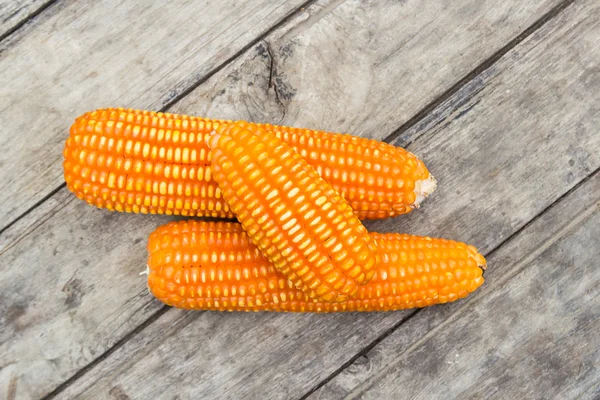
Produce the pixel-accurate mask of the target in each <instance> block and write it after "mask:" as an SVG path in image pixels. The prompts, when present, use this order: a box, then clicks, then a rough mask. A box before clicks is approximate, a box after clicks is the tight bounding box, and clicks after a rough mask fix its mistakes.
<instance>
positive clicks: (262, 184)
mask: <svg viewBox="0 0 600 400" xmlns="http://www.w3.org/2000/svg"><path fill="white" fill-rule="evenodd" d="M209 146H210V148H211V149H212V151H213V164H212V167H213V173H214V178H215V180H216V181H217V182H218V184H219V188H220V189H221V191H222V193H223V198H224V199H225V200H226V201H227V204H229V207H230V208H231V210H232V211H233V212H234V213H235V215H236V217H237V219H238V220H239V221H240V222H241V224H242V226H243V227H244V229H245V230H246V232H247V233H248V236H249V237H250V239H251V240H252V241H253V243H254V244H255V245H256V246H257V247H258V248H259V249H260V250H261V251H262V253H263V254H264V255H265V256H266V257H267V259H269V261H271V262H272V263H273V264H274V265H275V267H276V268H277V270H278V271H279V272H281V273H282V274H283V275H285V276H286V277H287V278H288V279H289V280H291V281H292V282H294V284H295V285H296V287H299V288H301V289H302V290H303V291H304V292H306V293H307V294H308V295H309V296H310V297H312V298H320V299H323V300H325V301H330V302H340V301H344V300H346V299H348V297H349V296H352V295H354V293H356V291H357V290H358V286H359V285H362V284H364V283H366V282H367V281H368V280H369V279H370V278H371V277H372V276H373V273H374V272H373V267H374V265H375V263H376V261H377V247H376V246H375V243H374V241H373V239H372V238H371V236H370V235H369V233H368V232H367V229H366V228H365V227H364V226H363V225H362V223H361V222H360V220H359V219H358V218H357V217H356V215H354V213H353V211H352V208H351V207H350V205H349V204H348V202H347V201H346V200H345V199H344V198H343V197H342V196H341V195H340V194H339V193H338V192H336V191H335V190H334V189H333V188H332V187H331V185H329V184H328V183H327V182H325V180H323V178H321V177H320V176H319V174H318V173H317V172H316V171H315V169H314V168H312V167H311V166H310V165H309V164H308V163H307V162H306V160H305V159H304V158H302V157H301V156H300V155H299V154H298V153H296V152H295V151H294V149H293V148H292V147H291V146H290V145H288V144H287V143H285V142H284V141H283V140H281V139H280V138H278V137H277V136H275V135H273V134H271V133H269V132H267V131H266V130H265V129H264V128H263V127H261V126H258V125H256V124H250V123H247V122H241V121H240V122H235V123H232V124H227V125H221V126H220V127H219V128H218V129H217V132H216V133H215V134H214V135H213V136H211V137H210V139H209Z"/></svg>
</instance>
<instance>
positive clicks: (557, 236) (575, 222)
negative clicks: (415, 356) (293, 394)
mask: <svg viewBox="0 0 600 400" xmlns="http://www.w3.org/2000/svg"><path fill="white" fill-rule="evenodd" d="M599 171H600V168H598V169H596V170H595V171H594V172H592V173H591V174H590V175H588V176H587V177H585V178H584V179H582V180H581V182H579V183H578V184H577V185H575V186H574V187H573V188H572V189H570V190H569V191H568V192H567V193H565V194H564V195H562V196H560V198H559V199H557V201H558V200H561V199H564V198H565V197H567V196H568V195H569V194H571V193H572V192H573V191H575V190H576V189H577V188H579V187H580V186H581V185H583V184H584V183H585V182H587V181H588V180H589V179H591V178H592V177H593V176H594V175H595V174H597V173H598V172H599ZM558 204H559V203H557V202H553V203H552V205H550V206H549V207H547V208H546V209H545V210H544V211H542V212H541V213H540V214H538V215H536V216H535V217H534V218H532V219H531V221H530V222H528V223H527V224H525V225H524V226H523V227H522V228H520V229H519V230H518V231H517V232H515V233H514V234H512V235H511V236H510V237H509V238H507V239H506V240H504V241H503V242H502V243H501V244H499V245H498V246H496V247H495V248H494V249H492V250H491V251H490V252H488V253H487V254H486V255H485V257H486V258H488V257H490V256H491V255H493V254H494V253H495V252H497V251H498V250H499V249H501V248H502V247H503V246H504V245H505V244H507V243H509V242H510V241H512V240H513V239H514V238H515V237H516V236H517V235H518V234H519V233H520V232H522V231H523V230H524V229H525V228H527V227H528V226H530V225H531V224H533V223H534V222H535V221H536V220H537V219H539V218H540V217H541V216H542V215H543V214H545V213H546V212H547V211H549V210H550V209H551V208H553V207H554V206H555V205H558ZM599 209H600V203H598V202H596V203H594V204H593V205H591V206H590V207H588V208H587V209H585V210H583V211H581V212H580V213H579V214H577V215H576V216H574V217H573V218H571V219H570V220H569V221H567V222H566V223H565V224H564V225H563V226H561V227H560V229H558V230H557V231H556V233H554V234H553V235H552V236H550V237H549V238H548V239H546V240H545V241H543V242H542V243H541V244H540V245H539V246H538V247H537V248H536V249H535V250H534V251H532V252H530V253H528V254H526V255H524V256H523V257H521V258H520V259H519V260H517V261H516V262H515V263H514V265H516V266H517V268H516V269H515V271H514V272H513V273H512V274H510V275H508V276H505V277H503V278H502V279H500V280H499V281H498V283H497V285H496V288H494V289H492V292H493V291H495V290H498V288H501V287H502V286H503V285H504V284H505V283H507V282H508V281H510V280H512V279H513V278H514V277H516V276H518V275H519V274H521V273H522V272H523V271H524V270H525V269H526V268H527V265H528V264H530V263H531V261H533V260H535V259H536V258H537V257H539V256H540V255H542V254H543V253H544V252H545V251H546V250H548V249H549V248H550V247H552V246H553V245H554V244H556V243H557V242H559V241H560V240H561V239H562V238H564V237H565V236H567V235H568V234H569V232H571V231H573V230H574V229H575V228H577V227H578V226H579V225H581V224H582V223H584V222H585V221H586V220H587V219H588V218H589V217H590V216H591V215H593V214H594V213H596V212H598V210H599ZM488 295H489V294H488ZM483 296H484V295H482V296H479V297H473V298H472V299H467V300H465V302H464V303H465V304H464V305H463V306H461V307H460V308H458V309H457V310H456V312H454V313H452V314H451V315H450V316H449V317H448V318H446V319H445V320H444V321H442V322H441V323H440V324H439V325H437V326H436V327H435V328H433V329H432V330H430V331H429V332H427V334H425V335H424V336H423V337H422V338H420V339H419V340H417V341H416V342H414V343H413V344H411V345H410V346H409V347H407V348H406V349H405V350H404V351H403V352H402V353H401V354H404V353H407V352H410V351H411V350H413V349H415V348H417V347H419V346H420V345H421V344H422V343H424V342H425V341H426V340H427V339H429V338H430V337H432V336H433V335H434V334H435V333H437V332H439V331H441V330H442V329H443V328H445V327H446V326H448V325H449V324H450V323H452V322H453V321H454V320H455V319H456V318H458V317H459V316H460V315H461V314H462V313H463V311H465V310H468V309H469V308H472V307H474V305H475V304H477V302H478V300H479V299H480V297H483ZM420 310H422V309H420ZM420 310H419V311H420ZM416 314H417V313H414V314H413V315H411V316H410V317H409V318H407V319H410V318H411V317H412V316H414V315H416ZM399 358H400V357H398V359H399ZM398 362H399V361H398ZM394 365H396V363H393V364H391V365H389V367H391V366H394ZM385 373H386V370H382V371H380V372H379V373H376V374H374V375H372V376H371V377H369V380H367V381H365V382H364V383H363V384H361V385H360V386H358V387H357V388H356V389H354V390H353V391H352V392H351V393H350V394H348V395H347V396H346V397H345V398H346V399H353V398H356V397H357V396H360V395H361V394H363V393H364V392H365V391H366V390H367V389H369V387H371V386H372V385H373V384H374V383H375V382H377V381H378V378H380V377H381V376H383V375H384V374H385ZM303 398H304V397H303Z"/></svg>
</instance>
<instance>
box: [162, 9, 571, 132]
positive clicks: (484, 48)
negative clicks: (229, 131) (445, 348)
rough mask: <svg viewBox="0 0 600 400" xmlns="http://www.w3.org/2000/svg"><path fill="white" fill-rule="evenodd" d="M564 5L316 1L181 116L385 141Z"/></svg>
mask: <svg viewBox="0 0 600 400" xmlns="http://www.w3.org/2000/svg"><path fill="white" fill-rule="evenodd" d="M558 4H561V2H560V1H540V0H536V1H530V2H515V1H503V2H498V1H492V0H486V1H474V0H473V1H469V0H461V1H458V2H440V1H419V2H411V1H400V2H391V1H388V2H385V1H383V2H382V1H371V2H361V1H331V2H317V3H316V4H315V5H313V6H311V7H309V8H307V10H306V12H305V13H303V14H300V15H299V16H298V17H297V18H295V19H294V20H292V21H291V22H290V23H289V24H286V25H285V26H283V27H281V29H278V30H276V31H275V32H273V33H272V34H270V35H269V36H268V37H267V38H265V41H263V43H261V44H259V45H258V46H256V47H255V48H253V49H251V50H250V51H249V52H247V53H246V54H244V55H243V56H242V57H240V59H239V60H236V62H235V63H231V64H230V65H229V66H228V67H226V68H224V69H223V70H222V71H220V72H219V74H218V75H217V76H215V77H214V79H210V80H209V81H208V82H206V83H205V84H203V85H202V86H201V87H199V88H198V89H197V90H195V91H194V92H192V93H190V94H189V95H188V96H187V97H186V98H185V99H183V100H182V101H181V102H180V103H179V104H178V105H176V106H175V107H174V108H173V110H176V111H182V112H190V111H192V112H194V113H196V114H198V115H207V116H211V117H217V118H238V119H249V120H253V121H266V122H272V123H273V122H274V123H281V124H287V125H295V126H301V127H311V128H318V129H326V130H332V131H336V132H340V131H341V132H348V133H352V134H355V135H360V136H364V137H372V138H376V139H382V138H384V137H386V136H387V135H389V134H390V133H392V132H393V131H394V130H396V129H397V128H398V127H399V126H401V125H402V124H403V123H404V122H406V121H407V120H408V119H410V118H411V117H412V116H414V115H415V114H416V113H417V112H418V111H420V110H421V109H422V108H423V107H424V106H426V105H427V104H429V103H430V102H431V101H433V100H434V99H436V98H437V97H438V96H439V95H440V94H442V93H444V92H445V91H446V90H447V89H449V88H450V87H452V86H453V84H455V83H456V82H457V81H458V80H459V79H461V78H462V77H463V76H465V75H467V74H468V73H469V72H470V71H471V70H472V69H474V68H475V67H476V66H477V65H479V64H480V63H482V62H483V61H485V60H486V59H487V58H488V57H490V56H491V55H492V54H494V53H495V52H496V51H498V50H499V49H500V48H502V47H503V46H504V45H505V44H506V43H507V42H508V41H510V40H511V39H513V38H514V37H516V36H517V35H519V33H521V32H522V31H524V30H525V29H526V28H527V27H528V26H529V25H531V24H533V23H534V22H535V21H536V20H537V19H538V18H540V17H541V16H542V15H544V14H545V13H546V12H549V11H550V10H552V9H553V7H554V6H556V5H558ZM271 67H272V68H271ZM269 83H270V85H269Z"/></svg>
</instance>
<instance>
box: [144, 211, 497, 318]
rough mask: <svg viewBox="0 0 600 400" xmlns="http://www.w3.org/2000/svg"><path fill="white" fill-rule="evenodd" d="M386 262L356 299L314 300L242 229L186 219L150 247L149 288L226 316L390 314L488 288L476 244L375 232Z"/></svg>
mask: <svg viewBox="0 0 600 400" xmlns="http://www.w3.org/2000/svg"><path fill="white" fill-rule="evenodd" d="M372 237H373V238H374V240H375V241H376V242H377V245H378V248H379V252H380V255H381V257H380V262H379V263H378V265H377V266H376V268H375V274H374V276H373V278H372V279H371V280H370V281H369V282H368V283H367V284H365V285H362V286H360V287H359V289H358V292H357V293H356V296H355V297H354V298H352V299H349V300H346V301H344V302H341V303H328V302H323V301H319V300H315V299H311V298H310V297H309V296H307V295H306V294H305V293H304V292H303V291H301V290H299V289H297V288H296V287H295V286H294V284H292V283H291V282H290V281H289V280H287V279H286V278H285V277H284V276H283V275H282V274H280V273H279V272H278V271H277V269H276V268H275V267H274V266H273V265H272V264H271V263H270V262H269V261H268V260H267V259H266V258H265V257H264V256H263V255H262V254H261V252H260V251H259V250H258V249H257V248H256V247H255V246H254V245H253V244H252V243H251V240H250V238H249V237H248V235H247V234H246V233H245V232H244V231H243V229H242V227H241V225H239V224H237V223H231V222H216V223H215V222H205V221H188V222H185V221H182V222H178V223H177V222H173V223H170V224H168V225H165V226H162V227H160V228H158V229H157V230H156V231H155V232H153V233H152V234H151V235H150V240H149V242H148V252H149V258H148V286H149V289H150V291H151V292H152V294H153V295H154V296H156V297H157V298H158V299H159V300H160V301H162V302H164V303H166V304H168V305H171V306H175V307H180V308H187V309H203V310H220V311H296V312H300V311H309V312H331V311H389V310H398V309H404V308H412V307H424V306H429V305H432V304H438V303H446V302H449V301H454V300H457V299H460V298H463V297H466V296H467V295H468V294H469V293H470V292H473V291H474V290H475V289H477V288H478V287H479V286H480V285H481V284H482V283H483V276H482V268H484V267H485V259H484V258H483V256H482V255H481V254H479V253H478V252H477V250H476V249H475V248H474V247H473V246H469V245H466V244H464V243H459V242H454V241H450V240H444V239H432V238H429V237H417V236H411V235H404V234H379V233H373V234H372Z"/></svg>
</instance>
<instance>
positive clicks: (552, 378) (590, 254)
mask: <svg viewBox="0 0 600 400" xmlns="http://www.w3.org/2000/svg"><path fill="white" fill-rule="evenodd" d="M599 211H600V173H596V174H595V176H594V177H593V178H592V179H591V180H590V181H589V182H586V183H585V185H583V187H581V188H579V189H578V190H577V191H575V193H573V194H572V195H570V196H568V197H567V198H566V199H564V200H563V201H561V202H560V204H558V205H557V206H556V207H554V209H552V210H551V211H550V212H549V213H547V215H545V216H544V218H542V219H540V220H538V221H536V222H535V223H534V224H533V225H531V226H528V227H527V228H526V229H525V231H524V232H522V233H521V234H520V235H518V236H516V237H515V238H514V239H513V240H511V241H510V242H509V243H507V244H506V245H505V246H503V247H502V248H500V249H499V250H498V251H497V252H495V253H494V254H493V255H492V256H491V257H489V260H488V261H489V263H490V265H491V266H492V267H496V268H495V269H494V270H491V269H490V270H489V271H488V272H487V273H486V287H485V289H484V290H482V291H481V292H479V293H477V294H476V295H475V296H473V297H472V298H470V299H468V300H467V301H465V302H463V303H456V304H453V305H451V306H449V307H447V308H446V309H443V308H442V307H440V308H438V309H435V308H432V309H424V310H423V311H422V312H420V313H418V314H417V315H416V316H415V317H414V318H412V319H411V320H410V321H408V322H407V323H405V324H404V325H403V326H402V327H401V329H399V330H397V331H396V332H394V333H393V334H392V335H390V336H389V337H388V338H386V339H385V340H384V341H383V342H381V343H380V344H379V345H377V346H376V347H375V348H373V349H372V350H371V351H369V352H368V353H366V354H365V355H363V357H362V358H361V359H360V361H357V362H355V363H353V365H351V366H349V367H348V368H347V369H345V370H344V372H343V373H342V374H340V375H339V376H338V377H337V378H336V379H335V380H334V381H332V382H329V383H328V384H327V385H326V386H325V387H324V388H323V389H322V390H320V391H318V392H316V393H315V394H314V395H313V396H312V397H311V398H314V399H339V398H364V399H397V398H415V399H417V398H418V399H429V398H436V399H454V398H458V397H460V398H473V397H475V398H503V399H515V398H519V399H522V398H532V399H533V398H559V399H567V398H579V396H581V395H582V394H585V392H586V391H587V390H589V389H590V388H591V387H592V386H596V387H597V386H598V385H600V370H599V365H600V336H599V335H597V332H598V329H600V296H599V294H600V290H599V289H598V285H599V284H600V268H598V267H599V265H598V257H599V256H600V250H599V249H598V246H597V242H598V235H599V234H600V212H599ZM549 226H550V227H552V229H548V227H549ZM587 398H592V397H587Z"/></svg>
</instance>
